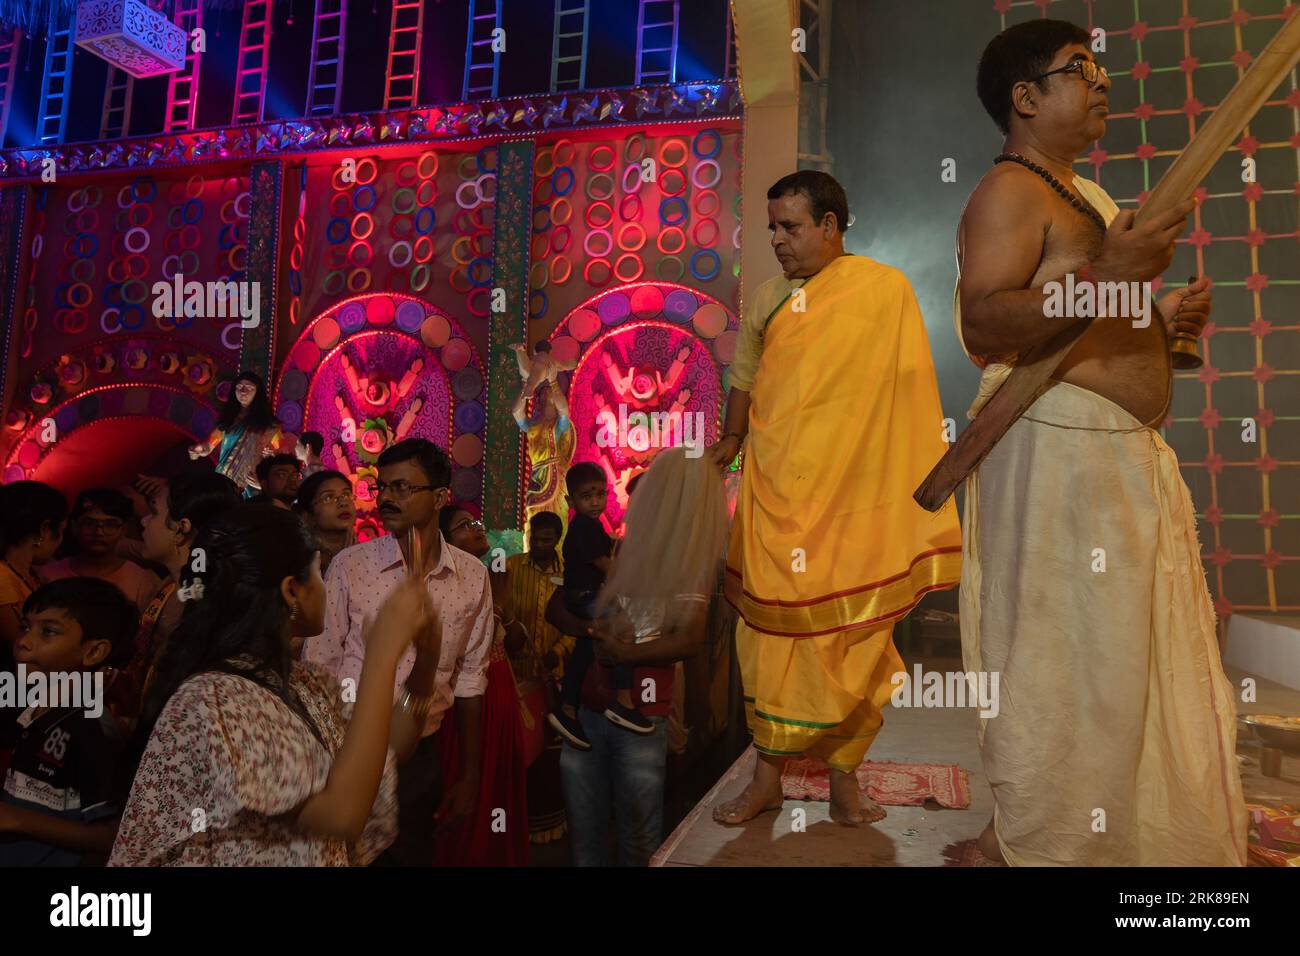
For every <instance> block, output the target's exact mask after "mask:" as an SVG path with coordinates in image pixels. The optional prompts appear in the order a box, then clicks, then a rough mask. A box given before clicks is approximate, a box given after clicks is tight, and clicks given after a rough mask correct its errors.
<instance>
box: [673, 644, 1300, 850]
mask: <svg viewBox="0 0 1300 956" xmlns="http://www.w3.org/2000/svg"><path fill="white" fill-rule="evenodd" d="M910 663H911V662H910V661H909V667H910ZM923 665H924V667H925V669H926V670H948V669H954V670H955V669H959V668H960V662H959V661H957V660H954V659H944V658H932V659H927V660H925V661H923ZM1228 676H1229V678H1230V679H1231V680H1232V681H1233V683H1234V684H1235V685H1236V686H1237V687H1238V688H1240V687H1241V680H1242V678H1243V677H1245V676H1246V675H1244V674H1241V673H1237V672H1232V671H1230V672H1229V675H1228ZM1257 697H1258V699H1257V702H1256V703H1253V704H1240V703H1239V704H1238V708H1239V712H1241V713H1282V714H1300V692H1296V691H1293V690H1290V689H1288V688H1285V687H1282V686H1281V685H1278V684H1273V683H1271V682H1269V681H1267V680H1264V679H1262V678H1258V679H1257ZM885 720H886V723H885V729H884V731H883V732H882V734H881V736H880V737H879V738H878V739H877V741H876V744H875V746H874V747H873V748H872V751H871V759H875V760H893V761H900V762H925V763H955V764H958V765H959V766H961V767H964V768H965V769H966V770H967V771H969V773H970V780H971V806H970V808H969V809H967V810H941V809H930V808H927V807H887V808H886V810H887V812H888V816H887V817H886V818H885V820H883V821H881V822H880V823H878V824H875V825H874V826H870V827H863V828H861V829H853V828H850V827H842V826H839V825H838V824H835V823H832V822H831V820H830V816H829V805H828V804H826V803H816V802H811V801H803V800H787V801H786V802H785V805H784V807H782V809H781V810H780V812H775V813H768V814H764V815H763V816H761V817H759V818H757V819H756V820H754V821H751V822H750V823H749V824H747V825H746V826H743V827H727V826H723V825H721V824H718V823H715V822H714V821H713V818H712V810H713V807H714V805H715V804H717V803H721V802H725V801H727V800H729V799H731V798H732V797H733V796H734V795H735V794H737V793H739V791H740V790H741V789H743V787H744V785H745V782H746V781H747V780H748V779H749V776H750V774H751V773H752V770H753V761H754V760H755V759H756V757H755V754H754V751H753V750H752V749H749V750H746V751H745V753H744V754H742V755H741V757H740V758H739V759H738V760H737V761H736V763H734V764H733V765H732V766H731V768H730V769H729V770H728V771H727V772H726V773H725V774H724V775H723V777H722V778H721V779H720V780H719V781H718V783H717V784H716V785H715V786H714V787H713V789H712V790H710V791H709V792H708V794H706V795H705V797H704V799H703V800H701V801H700V803H699V804H698V805H697V806H696V807H695V808H694V809H693V810H692V811H691V812H690V813H689V814H688V815H687V817H686V818H685V819H684V820H683V821H682V823H681V824H680V825H679V826H678V827H677V828H676V830H674V831H673V833H672V834H670V835H669V836H668V838H667V839H666V840H665V842H664V844H663V846H662V847H661V848H660V850H659V852H658V854H656V858H655V862H654V864H652V865H659V866H943V865H944V864H945V863H947V862H948V859H947V858H946V857H945V850H948V851H949V852H950V853H951V851H952V848H955V846H956V845H957V844H960V843H962V842H964V841H967V840H972V839H974V838H975V837H977V836H978V835H979V833H980V831H981V830H982V829H983V828H984V826H985V824H986V823H988V821H989V819H990V817H991V815H992V812H993V796H992V793H991V791H990V790H989V786H988V782H987V781H986V780H985V778H984V775H983V768H982V766H981V764H980V759H979V751H978V750H977V748H976V744H975V732H976V723H977V720H978V718H977V717H976V712H975V711H974V710H955V709H942V708H939V709H929V710H926V709H911V708H907V709H904V708H894V709H892V710H891V711H890V712H889V713H888V714H886V717H885ZM1238 753H1239V754H1240V755H1241V756H1243V757H1244V758H1245V760H1244V761H1241V763H1242V773H1243V784H1244V788H1245V792H1246V799H1247V801H1248V802H1259V803H1269V804H1274V805H1277V804H1281V803H1292V804H1296V805H1298V806H1300V757H1295V756H1286V757H1284V759H1283V767H1282V777H1281V778H1269V777H1264V776H1262V775H1261V774H1260V773H1259V759H1258V758H1259V745H1258V743H1257V742H1256V741H1254V740H1253V739H1252V737H1251V735H1250V734H1249V732H1248V730H1247V728H1246V727H1245V725H1240V726H1239V730H1238ZM795 808H802V809H804V810H805V811H806V813H805V821H806V829H805V830H804V831H803V832H796V831H795V830H794V829H793V828H792V821H793V819H794V818H793V817H792V815H791V811H792V810H794V809H795Z"/></svg>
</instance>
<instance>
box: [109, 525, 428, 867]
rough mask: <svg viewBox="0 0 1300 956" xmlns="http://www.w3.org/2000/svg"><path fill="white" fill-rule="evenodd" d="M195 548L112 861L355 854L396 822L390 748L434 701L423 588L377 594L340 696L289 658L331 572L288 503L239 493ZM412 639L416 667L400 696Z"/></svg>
mask: <svg viewBox="0 0 1300 956" xmlns="http://www.w3.org/2000/svg"><path fill="white" fill-rule="evenodd" d="M196 549H197V553H198V554H201V555H202V556H203V558H204V561H205V562H206V568H205V570H204V571H202V572H200V573H198V574H197V575H196V576H193V577H190V578H188V579H187V581H186V582H185V584H184V586H185V587H187V588H189V589H190V590H189V593H190V598H189V600H188V601H187V602H186V608H185V614H184V616H183V617H182V618H181V623H180V625H179V627H178V628H177V629H176V631H175V633H173V635H172V637H171V640H170V641H169V642H168V644H167V649H166V651H165V653H164V655H163V657H162V659H161V661H160V662H159V664H158V672H157V679H156V681H155V683H154V685H153V687H152V688H151V690H150V696H149V700H148V702H147V703H146V707H145V716H144V719H143V721H142V725H141V730H140V737H139V739H140V740H145V739H147V741H148V743H147V745H146V746H145V747H144V748H143V754H142V755H141V757H140V760H139V764H138V769H137V770H136V773H135V779H134V781H133V783H132V786H131V793H130V797H129V799H128V800H127V802H126V810H125V812H124V813H123V815H122V822H121V825H120V827H119V829H118V834H117V840H116V842H115V843H114V845H113V852H112V855H111V857H110V858H109V865H110V866H347V865H349V864H352V865H365V864H366V863H368V862H370V860H372V859H373V858H374V857H375V856H376V855H378V853H379V852H380V851H381V850H383V849H384V848H385V847H387V846H388V845H389V844H390V843H391V842H392V841H393V838H394V836H395V834H396V829H397V802H396V785H397V774H396V765H395V761H396V759H398V757H397V755H401V756H408V755H409V754H410V752H411V751H412V750H413V749H414V746H415V743H416V742H417V741H418V739H419V733H420V728H421V726H422V724H423V719H424V716H425V715H426V714H427V712H428V708H429V707H430V706H431V705H432V703H433V702H434V699H433V697H432V696H431V695H432V693H433V690H434V677H435V674H436V669H437V661H438V637H437V635H438V633H439V631H438V627H437V625H436V622H435V621H434V620H433V612H432V610H431V609H430V607H429V604H428V597H427V593H426V591H425V590H424V588H423V587H421V586H420V585H419V584H418V583H415V582H407V583H405V584H403V585H402V586H401V587H399V588H398V589H397V590H396V591H394V592H393V594H392V595H391V596H390V597H389V598H388V600H387V601H386V602H385V603H384V605H383V606H382V607H381V608H380V610H379V613H378V614H377V615H376V617H375V620H374V621H372V622H371V624H370V626H369V627H368V628H367V633H366V662H365V666H364V668H363V669H362V671H361V677H360V679H359V681H358V683H357V686H356V687H355V688H353V689H352V690H354V692H355V693H349V694H346V695H345V692H344V688H342V687H341V686H340V685H339V684H338V682H337V681H335V680H334V679H333V677H331V676H330V675H329V674H328V673H327V672H325V671H324V670H323V669H321V668H319V667H316V666H315V665H311V664H303V663H300V662H298V661H297V660H296V657H297V654H298V651H299V650H300V649H301V646H302V642H303V641H304V640H305V639H306V638H307V637H310V636H313V635H315V634H318V633H320V631H321V628H322V626H323V622H324V616H325V586H324V583H323V582H322V581H321V577H320V556H319V553H318V552H317V550H316V545H315V543H314V541H313V540H312V538H311V535H310V534H309V533H308V531H307V529H306V528H305V527H304V526H303V525H302V522H301V521H299V519H298V518H297V517H296V516H295V515H294V514H292V513H291V512H289V511H285V510H283V509H280V508H275V507H272V506H269V505H264V504H251V503H245V504H240V505H237V506H236V507H234V508H233V509H231V510H229V511H227V512H226V513H225V514H223V515H221V516H220V517H218V518H217V519H215V520H214V521H213V522H212V523H211V525H209V526H208V527H207V528H206V529H205V530H203V531H202V532H201V533H200V535H199V537H198V539H197V542H196ZM194 563H195V562H192V563H191V566H192V565H193V564H194ZM413 640H414V641H415V643H416V648H417V656H416V663H415V668H414V670H413V671H412V673H411V676H410V677H409V678H408V679H407V681H406V686H405V691H404V692H403V693H402V695H401V700H400V702H399V703H398V704H397V706H396V707H394V706H393V705H392V693H393V684H394V680H395V675H396V671H397V664H398V661H399V660H400V659H401V658H402V656H403V655H404V654H405V653H406V651H407V649H408V648H409V647H410V645H411V642H412V641H413ZM345 698H346V700H352V699H355V704H350V703H346V702H345Z"/></svg>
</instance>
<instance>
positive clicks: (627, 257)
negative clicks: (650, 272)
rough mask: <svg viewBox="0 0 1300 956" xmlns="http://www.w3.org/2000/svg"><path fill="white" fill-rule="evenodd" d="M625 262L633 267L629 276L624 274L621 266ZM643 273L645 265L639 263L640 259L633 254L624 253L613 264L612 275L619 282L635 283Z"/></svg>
mask: <svg viewBox="0 0 1300 956" xmlns="http://www.w3.org/2000/svg"><path fill="white" fill-rule="evenodd" d="M626 262H630V263H632V265H633V266H634V267H635V270H634V271H632V273H631V274H630V275H627V274H625V273H624V270H623V264H624V263H626ZM643 272H645V263H644V262H642V261H641V257H640V256H638V255H637V254H636V253H635V252H625V253H623V254H622V255H621V256H619V257H618V259H617V260H616V261H615V262H614V275H615V276H616V277H617V278H618V279H619V281H620V282H635V281H636V280H637V279H639V278H641V274H642V273H643Z"/></svg>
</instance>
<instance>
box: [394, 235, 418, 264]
mask: <svg viewBox="0 0 1300 956" xmlns="http://www.w3.org/2000/svg"><path fill="white" fill-rule="evenodd" d="M399 252H400V253H402V255H400V256H399V255H398V253H399ZM414 255H415V253H414V252H412V251H411V244H410V243H409V242H407V241H406V240H405V239H402V240H400V241H398V242H395V243H393V244H392V245H391V246H389V247H388V264H389V265H390V266H392V267H393V268H394V269H405V268H406V267H407V266H408V265H409V264H410V262H411V259H412V258H413V257H414Z"/></svg>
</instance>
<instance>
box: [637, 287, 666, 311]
mask: <svg viewBox="0 0 1300 956" xmlns="http://www.w3.org/2000/svg"><path fill="white" fill-rule="evenodd" d="M663 309H664V294H663V293H662V292H660V291H659V289H658V287H656V286H652V285H643V286H640V287H639V288H637V289H635V290H633V292H632V314H633V315H635V316H636V317H637V318H638V319H649V318H653V317H654V316H656V315H658V314H659V313H660V312H662V311H663Z"/></svg>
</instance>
